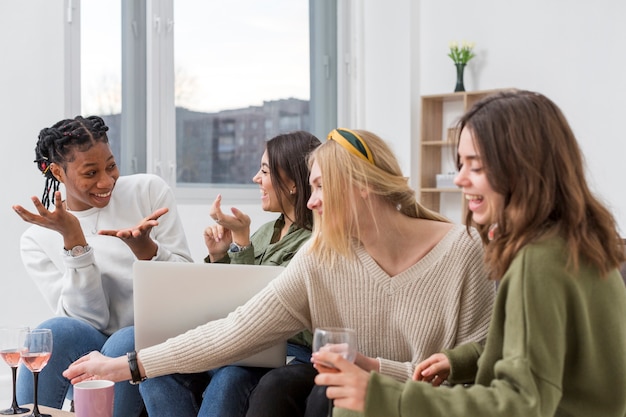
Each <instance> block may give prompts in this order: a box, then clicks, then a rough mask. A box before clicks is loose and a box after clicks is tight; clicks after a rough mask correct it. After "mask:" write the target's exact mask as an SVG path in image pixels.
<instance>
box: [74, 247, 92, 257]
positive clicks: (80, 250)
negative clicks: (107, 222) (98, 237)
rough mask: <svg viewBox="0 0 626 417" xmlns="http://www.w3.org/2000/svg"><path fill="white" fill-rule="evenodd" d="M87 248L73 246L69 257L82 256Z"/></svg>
mask: <svg viewBox="0 0 626 417" xmlns="http://www.w3.org/2000/svg"><path fill="white" fill-rule="evenodd" d="M88 248H89V246H74V247H73V248H72V250H71V255H72V256H80V255H82V254H84V253H85V252H87V249H88Z"/></svg>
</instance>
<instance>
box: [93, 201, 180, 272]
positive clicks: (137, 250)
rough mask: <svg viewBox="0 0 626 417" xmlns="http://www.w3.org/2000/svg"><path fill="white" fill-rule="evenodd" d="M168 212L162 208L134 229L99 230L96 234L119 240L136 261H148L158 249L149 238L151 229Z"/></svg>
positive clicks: (165, 208)
mask: <svg viewBox="0 0 626 417" xmlns="http://www.w3.org/2000/svg"><path fill="white" fill-rule="evenodd" d="M168 211H169V209H168V208H167V207H162V208H160V209H157V210H155V211H154V213H152V214H151V215H149V216H148V217H146V218H144V219H142V220H141V221H140V222H139V223H138V224H137V225H136V226H134V227H130V228H127V229H118V230H99V231H98V234H99V235H106V236H114V237H118V238H120V239H121V240H122V241H123V242H124V243H126V244H127V245H128V247H129V248H130V250H132V251H133V253H134V254H135V256H136V257H137V259H140V260H149V259H152V258H153V257H154V256H155V255H156V253H157V249H158V246H157V244H156V243H155V242H154V241H153V240H152V238H151V237H150V232H151V231H152V228H153V227H155V226H158V225H159V222H158V219H159V218H160V217H161V216H163V215H164V214H165V213H167V212H168Z"/></svg>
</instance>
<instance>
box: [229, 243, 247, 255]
mask: <svg viewBox="0 0 626 417" xmlns="http://www.w3.org/2000/svg"><path fill="white" fill-rule="evenodd" d="M250 246H252V243H248V244H247V245H246V246H240V245H238V244H236V243H235V242H233V243H231V244H230V247H229V248H228V251H229V252H230V253H237V252H241V251H243V250H246V249H248V248H249V247H250Z"/></svg>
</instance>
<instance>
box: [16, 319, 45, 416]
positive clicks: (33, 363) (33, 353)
mask: <svg viewBox="0 0 626 417" xmlns="http://www.w3.org/2000/svg"><path fill="white" fill-rule="evenodd" d="M51 355H52V331H51V330H50V329H34V330H26V331H23V332H21V333H20V357H21V360H22V363H23V364H24V365H25V366H26V367H27V368H28V369H29V370H30V371H31V372H32V373H33V383H34V396H33V397H34V398H33V399H34V401H33V412H32V413H31V414H29V415H28V416H27V417H52V416H51V415H50V414H41V413H40V412H39V407H38V405H37V385H38V382H39V372H41V370H42V369H43V368H44V367H45V366H46V365H47V364H48V361H49V360H50V356H51Z"/></svg>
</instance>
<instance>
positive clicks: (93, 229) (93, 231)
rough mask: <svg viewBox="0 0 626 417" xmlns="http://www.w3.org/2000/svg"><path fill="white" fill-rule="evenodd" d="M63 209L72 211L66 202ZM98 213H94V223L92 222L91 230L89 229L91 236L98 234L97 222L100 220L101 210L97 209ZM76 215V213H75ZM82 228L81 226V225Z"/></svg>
mask: <svg viewBox="0 0 626 417" xmlns="http://www.w3.org/2000/svg"><path fill="white" fill-rule="evenodd" d="M65 209H66V210H67V211H73V210H72V209H71V208H70V206H69V204H67V200H66V201H65ZM97 210H98V211H97V212H96V221H95V222H94V224H93V226H92V228H91V234H92V235H97V234H98V221H99V220H100V212H101V211H102V209H97ZM75 213H78V212H75ZM81 227H82V224H81Z"/></svg>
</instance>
